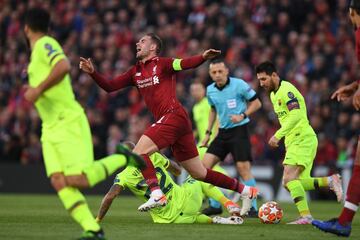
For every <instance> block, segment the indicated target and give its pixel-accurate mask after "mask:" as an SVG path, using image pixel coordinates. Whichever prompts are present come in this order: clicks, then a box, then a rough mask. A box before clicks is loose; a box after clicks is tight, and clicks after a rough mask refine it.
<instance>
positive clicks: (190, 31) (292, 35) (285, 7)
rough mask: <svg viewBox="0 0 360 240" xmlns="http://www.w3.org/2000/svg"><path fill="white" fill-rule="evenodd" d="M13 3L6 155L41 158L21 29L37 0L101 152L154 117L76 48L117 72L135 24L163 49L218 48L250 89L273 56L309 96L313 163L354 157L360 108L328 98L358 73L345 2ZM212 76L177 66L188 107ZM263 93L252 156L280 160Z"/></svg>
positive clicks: (0, 84) (4, 60)
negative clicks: (89, 68) (103, 80)
mask: <svg viewBox="0 0 360 240" xmlns="http://www.w3.org/2000/svg"><path fill="white" fill-rule="evenodd" d="M15 2H16V4H15ZM15 2H14V1H0V159H1V161H5V160H7V161H10V160H11V161H17V162H19V161H20V159H21V161H22V162H23V163H26V164H30V163H38V162H41V159H39V160H35V158H36V156H37V142H38V141H39V136H40V131H41V127H40V121H39V117H38V115H37V114H36V112H35V111H34V110H33V107H32V106H31V105H29V104H28V103H27V102H26V101H24V99H23V97H22V94H23V88H22V86H23V85H24V84H26V82H25V81H26V74H24V69H26V65H27V62H28V58H29V56H28V53H29V49H28V46H27V44H26V42H25V40H24V37H23V34H22V21H23V15H24V12H25V10H26V9H27V8H29V7H33V6H39V5H41V6H43V7H44V8H46V9H49V10H50V11H51V15H52V28H51V34H52V35H54V36H55V37H56V38H57V39H59V40H60V42H61V44H62V45H63V46H64V51H65V52H66V54H67V56H68V57H69V60H70V62H71V64H72V66H73V68H72V70H71V78H72V79H73V83H72V84H73V87H74V91H75V93H76V97H77V98H78V100H79V102H80V103H81V104H82V105H83V107H84V108H85V109H86V111H87V115H88V117H89V121H90V125H91V129H92V134H93V142H94V152H95V156H96V158H99V157H101V156H103V155H105V154H106V153H107V151H108V150H109V151H113V149H112V147H109V149H107V146H106V142H107V140H109V141H110V142H111V144H110V143H109V145H111V146H112V145H113V142H114V141H119V140H123V139H129V140H131V141H133V142H137V140H138V138H139V136H140V135H141V133H142V131H143V130H144V127H145V126H147V125H149V124H151V116H149V115H148V113H147V111H144V108H143V106H144V105H143V102H142V100H141V99H140V98H139V95H138V93H137V91H136V90H135V89H126V90H124V91H120V92H117V93H112V94H107V93H106V92H104V91H102V90H101V89H99V88H98V87H96V86H95V84H94V83H93V82H92V81H91V80H90V79H89V78H88V77H87V76H86V75H84V74H81V73H80V72H79V70H78V67H77V65H78V59H79V56H80V55H81V56H86V57H90V58H92V59H93V60H94V62H95V63H97V64H99V66H97V68H98V69H99V70H100V71H101V72H103V73H106V75H108V76H114V75H116V74H118V73H120V72H123V71H125V70H127V69H128V67H129V66H130V65H131V64H133V63H134V62H135V58H134V57H135V54H134V53H135V48H134V47H133V46H134V43H135V42H136V41H137V40H138V39H139V37H140V36H139V33H140V32H150V31H155V32H156V33H157V34H159V35H160V37H161V38H162V39H163V41H164V46H165V49H164V51H163V55H165V56H176V57H183V56H188V55H193V54H196V53H199V52H201V50H203V49H206V48H209V47H212V48H218V49H221V50H222V51H223V56H224V58H225V60H226V62H227V65H228V66H229V68H230V72H231V74H233V75H234V76H236V77H240V78H243V79H244V80H246V81H247V82H249V84H251V85H252V87H253V88H254V89H257V87H258V83H257V82H256V81H254V76H253V68H254V65H255V64H258V63H259V62H261V61H263V60H266V59H268V60H271V61H273V62H275V63H276V65H277V68H278V69H279V73H281V77H282V78H283V79H286V80H289V81H291V82H293V83H294V84H295V85H296V87H298V88H299V89H300V91H301V92H302V94H303V95H304V96H305V98H306V101H307V106H308V107H309V109H308V112H309V115H310V118H309V119H310V121H311V124H312V125H313V126H314V129H315V130H316V132H317V134H319V139H320V136H321V141H319V152H320V153H321V154H318V157H317V163H318V164H333V161H336V160H337V159H343V158H350V159H351V154H350V155H349V151H350V150H346V149H352V146H353V145H352V144H353V141H354V138H356V136H357V134H358V131H359V130H358V129H359V125H360V117H359V114H354V110H353V109H352V108H351V102H350V101H349V102H345V103H343V104H341V105H340V104H338V103H335V102H334V101H331V100H330V99H329V98H330V95H331V93H332V92H333V90H334V88H335V87H337V86H339V85H343V84H346V83H347V82H349V81H351V80H353V79H355V78H356V77H358V71H356V70H357V64H356V61H355V55H354V52H355V49H354V47H355V46H354V42H353V39H354V38H353V36H352V35H353V29H352V28H351V26H349V24H348V11H347V1H343V0H341V1H340V0H339V1H315V2H312V1H308V0H291V1H290V0H283V1H264V0H250V1H235V0H223V1H214V0H194V1H187V0H177V1H175V0H167V1H146V0H136V1H117V0H108V1H94V0H79V1H75V0H70V1H48V2H44V1H40V0H30V1H25V2H23V1H15ZM207 75H208V74H207V68H206V66H204V67H202V68H199V69H196V70H195V71H186V72H183V73H181V74H179V76H178V80H179V81H178V83H177V87H176V89H177V94H178V97H179V99H180V100H181V102H182V103H183V104H184V105H185V106H186V107H188V108H189V109H190V108H191V104H192V100H191V99H189V97H188V95H189V85H190V83H191V82H192V81H194V80H195V79H196V80H197V81H200V82H203V83H207V84H208V83H210V82H211V81H210V79H209V78H208V76H207ZM258 93H259V95H260V97H261V99H262V101H263V109H262V111H261V112H259V113H258V114H256V115H255V116H253V117H252V123H253V124H252V128H253V131H252V133H253V136H252V137H251V141H252V143H253V145H254V146H255V147H254V149H256V151H254V156H255V163H259V164H262V163H265V162H267V161H270V162H274V163H275V164H277V161H279V160H280V159H281V157H282V155H281V152H274V151H273V150H271V149H268V147H267V145H266V143H267V140H268V138H269V136H271V131H273V129H274V127H276V126H275V124H276V123H275V122H276V121H274V120H276V116H275V115H274V114H272V113H271V112H272V111H271V110H272V108H271V104H270V103H269V101H268V100H267V99H268V98H267V96H265V93H264V92H263V91H261V90H260V91H258ZM264 96H265V97H264ZM110 133H111V134H110ZM110 135H111V136H110ZM36 136H37V138H36ZM110 139H111V140H110ZM109 145H108V146H109ZM338 151H340V153H338ZM344 151H345V152H346V155H344V153H345V152H344ZM335 152H336V154H340V155H336V154H335ZM350 152H351V151H350ZM339 156H340V157H339Z"/></svg>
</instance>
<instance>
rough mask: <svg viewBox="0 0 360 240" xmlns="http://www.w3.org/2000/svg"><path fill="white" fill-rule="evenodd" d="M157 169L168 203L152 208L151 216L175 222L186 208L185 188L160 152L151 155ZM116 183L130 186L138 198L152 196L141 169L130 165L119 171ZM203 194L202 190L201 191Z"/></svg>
mask: <svg viewBox="0 0 360 240" xmlns="http://www.w3.org/2000/svg"><path fill="white" fill-rule="evenodd" d="M150 159H151V161H152V163H153V164H154V167H155V170H156V176H157V178H158V180H159V186H160V188H161V190H162V191H163V193H164V194H165V195H166V197H167V201H168V203H167V205H166V206H164V207H161V208H154V209H151V210H150V214H151V217H152V218H153V220H154V222H157V223H171V222H173V221H174V220H175V219H176V218H177V217H178V216H179V214H180V213H181V211H182V209H184V203H185V199H186V192H185V189H184V188H182V187H180V186H179V185H177V184H176V183H175V182H174V181H173V179H172V178H171V176H170V175H169V174H168V172H167V170H166V168H167V167H168V165H169V160H168V159H167V158H165V157H164V156H163V155H161V154H160V153H154V154H152V155H151V156H150ZM114 184H117V185H120V186H121V187H122V188H124V189H125V188H128V189H129V190H130V191H131V192H132V193H133V194H134V195H135V196H136V197H137V198H139V199H141V200H142V201H147V200H148V199H149V197H150V193H151V192H150V189H149V187H148V185H147V184H146V182H145V179H144V177H143V175H142V174H141V172H140V171H139V169H137V168H135V167H133V166H128V167H126V168H125V169H124V170H123V171H122V172H121V173H119V174H118V175H117V176H116V178H115V181H114ZM199 194H202V192H199Z"/></svg>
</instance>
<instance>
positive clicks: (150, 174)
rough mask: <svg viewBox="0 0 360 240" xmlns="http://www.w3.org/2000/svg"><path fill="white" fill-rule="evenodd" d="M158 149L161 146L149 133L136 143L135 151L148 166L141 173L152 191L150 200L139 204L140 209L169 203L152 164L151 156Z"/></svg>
mask: <svg viewBox="0 0 360 240" xmlns="http://www.w3.org/2000/svg"><path fill="white" fill-rule="evenodd" d="M147 134H148V132H147ZM150 136H151V135H150ZM158 150H159V148H158V147H157V145H156V144H155V143H154V141H153V140H152V139H151V138H150V137H149V136H147V135H142V136H141V138H140V140H139V142H138V143H137V144H136V146H135V148H134V150H133V151H134V153H136V154H139V155H140V156H141V157H142V158H143V159H144V160H145V162H146V168H145V169H143V170H142V171H141V173H142V175H143V176H144V179H145V181H146V184H147V185H148V186H149V189H150V191H151V195H150V198H149V200H148V201H147V202H145V203H144V204H142V205H140V206H139V208H138V210H139V211H148V210H150V209H151V208H155V207H160V206H164V205H166V203H167V200H166V196H165V194H164V193H163V192H162V191H161V189H160V187H159V183H158V179H157V178H156V172H155V168H154V165H153V164H152V162H151V160H150V157H149V156H150V155H151V154H152V153H154V152H156V151H158Z"/></svg>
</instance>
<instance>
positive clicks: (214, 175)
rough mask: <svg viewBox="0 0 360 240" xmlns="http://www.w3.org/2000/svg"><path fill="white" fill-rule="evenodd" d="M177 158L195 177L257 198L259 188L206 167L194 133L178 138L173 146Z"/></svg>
mask: <svg viewBox="0 0 360 240" xmlns="http://www.w3.org/2000/svg"><path fill="white" fill-rule="evenodd" d="M172 149H173V153H174V155H175V158H176V159H177V160H178V161H179V163H180V164H181V165H182V166H183V167H184V168H185V169H186V170H187V171H188V173H189V174H190V175H191V176H192V177H193V178H195V179H197V180H200V181H203V182H207V183H210V184H212V185H215V186H218V187H221V188H226V189H229V190H233V191H236V192H239V193H241V194H242V196H244V197H249V198H255V197H256V196H257V189H256V188H253V187H248V186H245V185H244V184H241V183H240V182H239V181H238V180H237V179H234V178H230V177H228V176H226V175H224V174H222V173H219V172H216V171H213V170H211V169H208V168H206V167H205V166H204V165H203V163H202V162H201V161H200V159H199V157H198V152H197V149H196V146H195V143H194V136H193V135H192V133H189V134H186V135H184V136H182V137H181V138H179V139H178V141H177V142H176V143H175V144H174V145H173V147H172Z"/></svg>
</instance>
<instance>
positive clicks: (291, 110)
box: [275, 85, 301, 139]
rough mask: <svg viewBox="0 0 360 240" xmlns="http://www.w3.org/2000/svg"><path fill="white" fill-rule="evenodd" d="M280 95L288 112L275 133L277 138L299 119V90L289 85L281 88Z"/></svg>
mask: <svg viewBox="0 0 360 240" xmlns="http://www.w3.org/2000/svg"><path fill="white" fill-rule="evenodd" d="M281 96H282V100H283V102H285V103H286V108H287V110H288V114H287V116H286V118H285V119H284V121H283V123H282V125H281V128H280V129H279V130H278V131H276V133H275V137H276V138H277V139H281V138H283V137H284V136H286V135H287V134H288V133H289V132H290V131H291V130H292V129H293V128H294V127H295V125H296V124H297V123H298V122H299V121H300V120H301V112H300V104H299V100H298V99H300V92H299V91H298V90H297V89H296V88H295V87H294V86H292V85H291V87H288V88H286V89H284V90H283V92H282V93H281Z"/></svg>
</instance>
